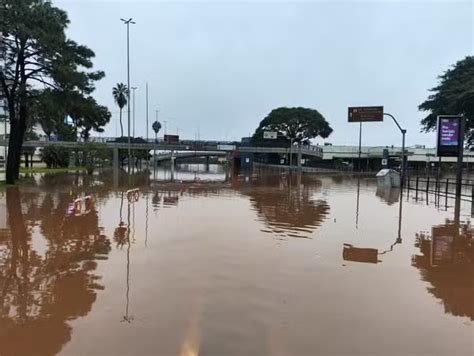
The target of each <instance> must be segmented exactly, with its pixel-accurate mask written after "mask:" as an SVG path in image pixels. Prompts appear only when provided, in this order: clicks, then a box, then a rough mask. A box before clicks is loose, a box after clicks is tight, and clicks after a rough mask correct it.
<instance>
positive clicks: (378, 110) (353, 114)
mask: <svg viewBox="0 0 474 356" xmlns="http://www.w3.org/2000/svg"><path fill="white" fill-rule="evenodd" d="M373 121H383V106H356V107H349V122H373Z"/></svg>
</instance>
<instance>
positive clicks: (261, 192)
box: [239, 175, 329, 239]
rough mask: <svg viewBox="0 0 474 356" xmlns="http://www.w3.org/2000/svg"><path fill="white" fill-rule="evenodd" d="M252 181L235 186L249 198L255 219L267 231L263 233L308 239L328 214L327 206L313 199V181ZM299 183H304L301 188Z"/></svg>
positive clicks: (264, 178) (265, 178) (273, 178)
mask: <svg viewBox="0 0 474 356" xmlns="http://www.w3.org/2000/svg"><path fill="white" fill-rule="evenodd" d="M252 178H253V179H252V184H251V185H250V186H247V187H246V186H245V185H244V186H239V191H240V192H242V193H243V194H245V195H248V196H249V197H250V201H251V203H252V205H253V208H254V210H255V211H256V212H257V214H258V217H259V219H260V220H261V221H262V222H263V223H265V224H266V226H267V227H268V230H264V231H265V232H269V233H272V234H275V235H276V236H278V237H279V238H283V239H284V238H287V237H296V238H311V237H310V235H311V233H312V232H313V231H314V230H315V229H316V228H317V227H318V226H320V225H321V223H322V222H323V221H324V220H325V219H326V217H327V215H328V214H329V205H328V204H327V202H326V201H325V200H324V199H315V198H314V196H313V194H314V193H316V192H317V191H318V190H319V188H320V182H319V181H317V180H310V179H309V178H308V179H305V178H302V177H301V175H300V176H299V177H292V176H288V175H283V176H274V175H273V176H265V175H263V176H259V177H252ZM295 178H296V179H295ZM301 179H304V180H305V184H304V185H301Z"/></svg>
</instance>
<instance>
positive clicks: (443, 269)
mask: <svg viewBox="0 0 474 356" xmlns="http://www.w3.org/2000/svg"><path fill="white" fill-rule="evenodd" d="M473 232H474V231H473V228H472V226H471V225H470V224H460V225H459V224H455V223H453V222H449V221H448V222H447V224H446V225H441V226H435V227H433V230H432V234H431V235H430V234H429V233H427V232H420V233H419V234H417V235H416V244H415V246H416V247H418V248H419V249H420V252H421V255H416V256H413V258H412V265H413V266H415V267H416V268H418V269H419V270H420V273H421V276H422V278H423V280H424V281H426V282H428V283H430V284H431V286H430V287H428V291H429V292H430V293H431V294H433V296H435V297H436V298H438V299H440V300H441V301H442V303H443V305H444V310H445V312H446V313H449V314H452V315H455V316H463V317H468V318H470V319H471V320H474V279H473V278H474V240H473Z"/></svg>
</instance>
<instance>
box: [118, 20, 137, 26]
mask: <svg viewBox="0 0 474 356" xmlns="http://www.w3.org/2000/svg"><path fill="white" fill-rule="evenodd" d="M120 20H121V21H123V23H124V24H126V25H128V24H129V23H131V24H135V22H134V21H132V18H129V19H128V20H125V19H122V18H121V19H120Z"/></svg>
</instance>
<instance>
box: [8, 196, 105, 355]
mask: <svg viewBox="0 0 474 356" xmlns="http://www.w3.org/2000/svg"><path fill="white" fill-rule="evenodd" d="M42 197H43V200H42V202H41V203H39V200H40V198H41V197H40V195H39V194H36V195H35V196H34V197H33V196H32V194H31V193H29V195H28V201H29V202H31V201H32V199H35V200H36V202H35V204H33V205H37V206H39V207H40V208H39V209H36V210H35V211H34V210H33V211H32V210H30V209H27V212H26V213H25V214H24V213H23V208H24V206H26V207H28V206H29V205H28V204H24V203H22V199H23V198H24V197H23V196H22V194H21V193H20V190H19V189H18V188H17V187H11V188H7V192H6V205H7V213H8V223H9V230H4V231H3V232H4V233H3V236H1V237H0V251H1V252H0V253H1V254H0V291H1V292H0V293H1V301H0V325H1V328H0V354H2V355H31V354H41V355H53V354H56V353H57V352H59V351H60V350H61V348H62V346H63V345H64V344H65V343H66V342H68V341H69V340H70V338H71V327H70V326H69V325H68V323H67V322H68V321H70V320H73V319H75V318H78V317H80V316H85V315H87V314H88V313H89V312H90V310H91V307H92V304H93V303H94V301H95V299H96V291H97V290H98V289H103V286H101V285H100V284H99V283H98V280H99V279H100V277H98V276H97V275H95V274H93V271H94V270H95V269H96V267H97V263H96V262H95V261H96V260H97V259H105V258H106V256H107V254H108V253H109V251H110V244H109V241H108V239H107V238H106V237H105V236H104V235H102V234H101V233H100V231H99V228H98V217H97V211H96V210H95V209H94V208H92V209H91V211H90V212H89V213H88V214H86V215H82V216H72V217H69V218H65V212H66V207H67V205H68V203H69V201H70V197H69V196H68V195H67V194H61V193H59V194H54V193H49V192H48V193H46V195H43V196H42ZM34 225H39V227H40V229H41V232H42V235H43V236H44V238H45V246H44V248H45V251H38V250H35V249H34V248H33V244H32V239H31V234H32V226H34Z"/></svg>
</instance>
